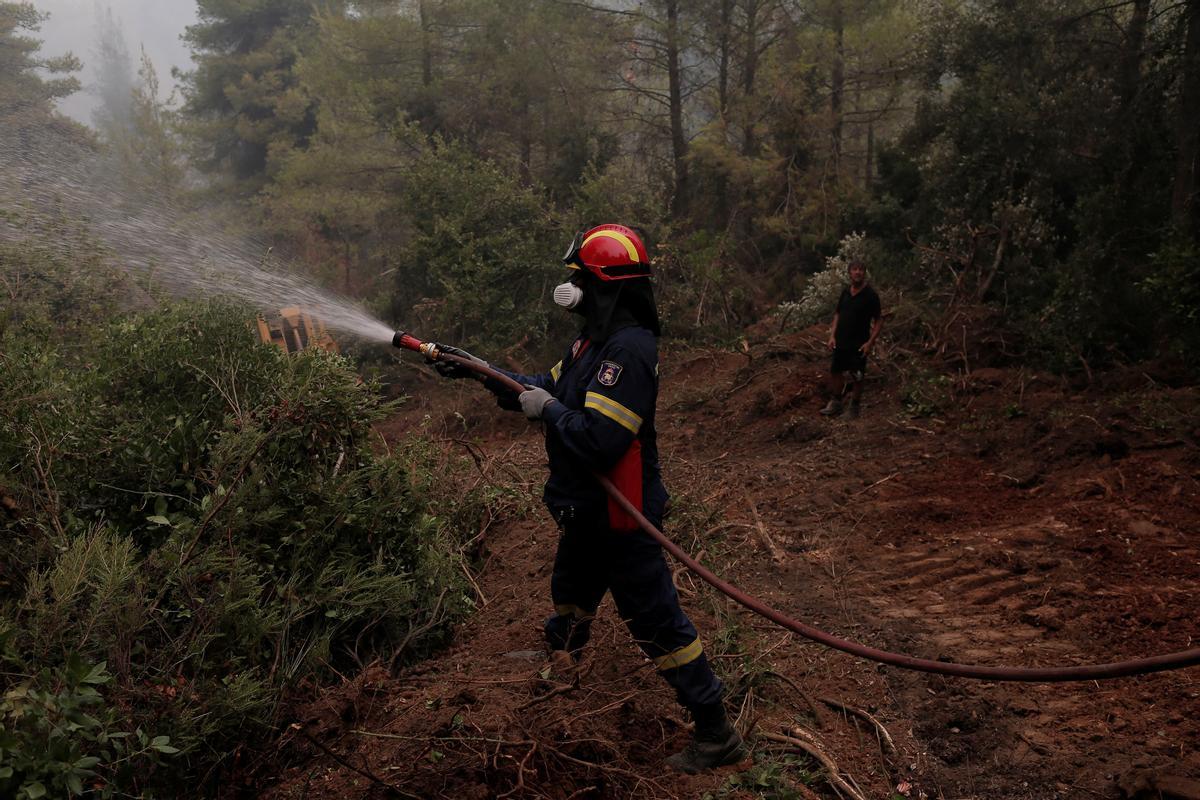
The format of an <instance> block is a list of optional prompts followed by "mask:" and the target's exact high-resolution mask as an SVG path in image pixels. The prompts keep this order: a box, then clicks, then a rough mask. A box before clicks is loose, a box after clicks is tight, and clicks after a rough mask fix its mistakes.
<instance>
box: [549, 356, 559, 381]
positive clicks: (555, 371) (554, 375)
mask: <svg viewBox="0 0 1200 800" xmlns="http://www.w3.org/2000/svg"><path fill="white" fill-rule="evenodd" d="M559 375H562V362H561V361H560V362H558V363H557V364H555V365H554V366H553V367H551V368H550V380H552V381H554V382H555V383H558V376H559Z"/></svg>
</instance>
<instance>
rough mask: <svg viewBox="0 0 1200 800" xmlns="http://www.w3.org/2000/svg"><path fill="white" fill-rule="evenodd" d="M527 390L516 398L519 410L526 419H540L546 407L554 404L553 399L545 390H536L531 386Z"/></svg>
mask: <svg viewBox="0 0 1200 800" xmlns="http://www.w3.org/2000/svg"><path fill="white" fill-rule="evenodd" d="M528 388H529V391H527V392H521V394H519V395H518V396H517V400H519V401H520V402H521V410H522V411H524V412H525V416H526V417H527V418H528V419H541V418H542V412H543V411H545V410H546V406H548V405H550V404H551V403H553V402H554V397H553V395H551V394H550V393H549V392H547V391H546V390H545V389H536V388H534V387H532V386H530V387H528Z"/></svg>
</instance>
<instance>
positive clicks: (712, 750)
mask: <svg viewBox="0 0 1200 800" xmlns="http://www.w3.org/2000/svg"><path fill="white" fill-rule="evenodd" d="M692 716H693V717H694V718H695V720H696V732H695V733H694V734H693V735H692V741H691V743H690V744H688V746H687V747H685V748H684V749H683V751H682V752H679V753H676V754H675V755H673V756H670V757H669V758H667V764H668V765H669V766H671V767H674V768H675V769H677V770H679V771H680V772H686V773H688V774H689V775H694V774H696V773H697V772H703V771H704V770H706V769H715V768H716V767H724V766H726V765H728V764H736V763H737V762H739V761H741V760H742V759H743V758H745V757H746V747H745V745H743V744H742V737H741V736H739V735H738V732H737V729H735V728H734V727H733V726H732V725H730V724H729V719H728V718H727V717H726V716H725V706H724V704H723V703H714V704H712V705H710V706H696V707H695V708H693V709H692Z"/></svg>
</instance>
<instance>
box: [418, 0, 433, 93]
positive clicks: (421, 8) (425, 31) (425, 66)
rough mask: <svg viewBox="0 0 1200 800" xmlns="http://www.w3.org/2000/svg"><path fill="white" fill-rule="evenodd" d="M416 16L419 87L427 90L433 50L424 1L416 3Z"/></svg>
mask: <svg viewBox="0 0 1200 800" xmlns="http://www.w3.org/2000/svg"><path fill="white" fill-rule="evenodd" d="M417 14H418V15H419V16H420V20H421V85H422V86H423V87H425V88H426V89H428V88H429V87H430V86H431V85H432V84H433V48H432V47H431V46H430V38H431V37H430V34H429V31H430V27H431V26H430V23H429V15H428V14H427V12H426V9H425V0H421V1H420V2H419V3H417Z"/></svg>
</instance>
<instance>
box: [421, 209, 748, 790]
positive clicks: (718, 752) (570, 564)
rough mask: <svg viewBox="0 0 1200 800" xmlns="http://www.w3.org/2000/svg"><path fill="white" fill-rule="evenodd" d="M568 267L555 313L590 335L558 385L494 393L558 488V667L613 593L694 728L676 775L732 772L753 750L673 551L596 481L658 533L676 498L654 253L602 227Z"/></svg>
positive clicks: (521, 378) (568, 355)
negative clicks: (603, 479) (733, 715)
mask: <svg viewBox="0 0 1200 800" xmlns="http://www.w3.org/2000/svg"><path fill="white" fill-rule="evenodd" d="M563 262H564V263H565V264H566V265H567V267H569V268H570V269H571V270H572V274H571V277H570V279H569V280H568V281H566V282H564V283H562V284H561V285H559V286H557V287H556V288H555V289H554V302H555V303H556V304H558V305H559V306H561V307H563V308H565V309H567V310H568V311H571V312H573V313H575V314H578V315H579V316H580V317H581V318H582V323H583V324H582V330H581V331H580V333H579V336H578V337H576V339H575V340H574V341H573V342H571V345H570V347H568V348H567V350H566V352H565V353H564V355H563V357H562V360H561V361H559V362H558V363H557V364H555V365H554V366H553V367H551V369H550V371H549V372H547V373H543V374H541V375H518V374H515V373H511V372H507V371H504V370H497V371H499V372H502V373H504V374H505V375H508V376H509V377H511V378H513V379H514V380H516V381H517V382H518V383H520V384H521V385H523V386H526V387H528V388H527V390H526V391H525V392H522V393H521V394H520V395H516V396H514V393H513V392H512V391H511V390H509V389H508V388H506V387H505V386H504V385H502V384H500V383H499V382H497V381H495V380H488V381H485V383H484V385H485V386H487V387H488V388H489V389H491V390H492V391H493V392H494V393H495V394H496V395H497V400H498V402H499V404H500V406H501V407H502V408H506V409H509V410H518V409H520V410H522V411H524V413H525V416H526V417H528V418H529V419H531V420H541V421H542V422H543V423H544V427H545V431H546V452H547V455H548V456H549V463H550V477H549V480H548V481H547V482H546V486H545V491H544V494H543V499H544V501H545V503H546V506H547V508H548V509H549V510H550V513H551V515H552V516H553V517H554V519H555V521H556V522H557V523H558V526H559V530H560V537H559V540H558V551H557V553H556V554H555V557H554V572H553V575H552V577H551V579H550V593H551V596H552V598H553V601H554V614H553V615H552V616H551V617H549V618H548V619H547V620H546V623H545V636H546V641H547V643H548V644H549V647H550V650H551V658H552V663H553V664H554V665H555V668H556V669H557V670H559V671H560V672H563V673H567V674H570V671H571V668H572V667H573V665H574V664H575V663H576V662H577V661H578V659H579V657H580V653H581V650H582V648H583V646H584V645H585V644H586V643H587V641H588V636H589V633H590V627H591V622H592V619H593V618H594V616H595V614H596V609H597V608H598V607H599V605H600V601H601V600H602V599H603V598H604V595H605V593H607V592H611V593H612V596H613V601H614V602H615V603H616V606H617V611H618V613H620V615H621V618H622V619H624V620H625V623H626V625H627V626H628V627H629V631H630V633H631V634H632V635H633V638H634V640H635V641H636V642H637V643H638V645H639V646H640V647H641V648H642V651H643V652H644V653H645V654H646V656H647V657H648V658H649V659H651V660H652V661H653V662H654V664H655V666H656V667H657V668H658V672H659V674H660V675H661V676H662V677H663V678H664V679H665V680H666V681H667V683H669V684H670V685H671V686H672V687H673V688H674V689H675V695H676V698H677V700H678V701H679V703H680V704H681V705H683V706H684V707H686V708H687V709H688V711H690V712H691V715H692V718H693V720H694V721H695V732H694V736H693V740H692V742H691V743H689V744H688V746H687V747H686V748H685V749H684V750H683V751H682V752H680V753H676V754H675V755H672V756H670V757H669V758H668V759H667V763H668V764H670V765H671V766H672V767H674V768H676V769H678V770H681V771H683V772H688V773H695V772H699V771H702V770H706V769H711V768H714V767H718V766H723V765H726V764H732V763H735V762H737V761H740V760H741V759H742V758H743V757H744V756H745V748H744V746H743V744H742V739H741V737H740V736H739V735H738V733H737V731H736V730H735V729H734V727H733V726H732V725H731V724H730V723H729V720H728V718H727V716H726V714H725V706H724V703H723V702H722V695H723V693H724V687H723V686H722V684H721V681H720V680H719V679H718V678H717V676H716V675H715V674H713V671H712V667H711V666H710V665H709V662H708V660H707V658H706V657H705V654H704V649H703V647H702V646H701V643H700V638H699V637H698V636H697V634H696V628H695V626H693V625H692V623H691V621H690V620H689V619H688V618H687V615H686V614H684V612H683V609H682V608H680V606H679V596H678V594H677V593H676V591H675V585H674V583H673V582H672V580H671V573H670V571H669V570H668V569H667V564H666V561H665V560H664V558H663V553H662V548H661V546H660V545H659V544H658V542H656V541H655V540H654V539H653V538H652V537H651V536H650V535H649V534H648V533H646V532H645V531H643V530H641V529H640V528H639V527H638V524H637V522H636V521H635V520H634V519H633V518H632V517H631V516H629V515H628V514H627V513H626V512H625V511H623V510H622V509H621V508H620V507H619V506H617V505H616V503H614V502H613V501H612V500H610V499H609V497H608V495H607V493H606V492H605V491H604V489H603V487H602V486H601V485H600V483H599V482H598V481H597V480H596V478H595V474H596V473H600V474H603V475H606V476H607V477H608V478H609V479H610V480H611V481H612V482H613V483H614V484H615V485H616V486H617V488H618V489H619V490H620V491H621V493H622V494H624V495H625V497H627V498H628V499H629V500H630V501H631V502H632V504H633V506H634V507H635V508H637V509H638V510H640V511H641V512H642V513H643V514H644V515H645V516H646V518H647V519H649V520H650V521H651V522H652V523H654V524H655V525H656V526H658V527H660V528H661V526H662V518H663V512H664V510H665V508H666V504H667V491H666V488H665V487H664V486H663V481H662V476H661V471H660V469H659V463H658V445H657V442H656V438H655V427H654V409H655V404H656V401H657V398H658V352H657V338H658V336H659V323H658V311H657V309H656V307H655V303H654V294H653V291H652V288H651V285H650V262H649V258H648V257H647V255H646V248H645V245H644V244H643V243H642V239H641V237H640V236H639V235H638V234H637V233H636V232H634V231H633V230H632V229H630V228H627V227H625V226H622V225H600V226H599V227H596V228H592V229H591V230H589V231H587V232H586V233H580V234H578V235H576V237H575V238H574V240H573V241H572V242H571V246H570V248H569V249H568V250H567V253H566V255H565V256H564V257H563ZM438 347H439V348H441V349H444V350H446V351H447V352H450V353H453V354H455V355H459V356H462V357H466V358H472V359H474V358H475V357H474V356H470V355H469V354H467V353H464V352H463V351H461V350H456V349H453V348H443V347H442V346H441V345H438ZM475 360H479V359H475ZM436 368H437V369H438V371H439V372H440V373H441V374H443V375H445V376H447V377H453V378H460V377H474V376H475V373H473V372H471V371H469V370H468V369H466V368H465V367H462V366H461V365H458V364H454V363H453V362H437V364H436ZM492 369H496V368H495V367H494V366H493V367H492Z"/></svg>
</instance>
